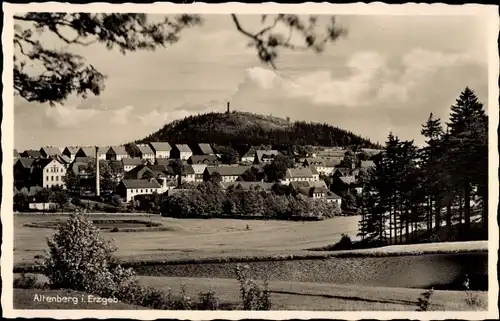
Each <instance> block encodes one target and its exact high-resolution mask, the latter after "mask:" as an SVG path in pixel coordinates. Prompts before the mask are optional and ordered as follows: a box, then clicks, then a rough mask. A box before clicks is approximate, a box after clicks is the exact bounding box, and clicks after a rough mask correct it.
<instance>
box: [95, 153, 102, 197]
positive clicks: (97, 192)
mask: <svg viewBox="0 0 500 321" xmlns="http://www.w3.org/2000/svg"><path fill="white" fill-rule="evenodd" d="M95 158H96V162H95V163H96V165H95V195H97V196H99V195H101V186H100V177H101V174H100V171H99V147H97V146H96V147H95Z"/></svg>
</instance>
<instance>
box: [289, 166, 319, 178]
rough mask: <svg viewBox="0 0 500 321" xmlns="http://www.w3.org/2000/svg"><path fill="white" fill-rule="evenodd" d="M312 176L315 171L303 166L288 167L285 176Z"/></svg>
mask: <svg viewBox="0 0 500 321" xmlns="http://www.w3.org/2000/svg"><path fill="white" fill-rule="evenodd" d="M306 177H307V178H309V177H310V178H312V177H313V172H312V171H311V168H308V167H302V168H288V169H287V170H286V174H285V178H306Z"/></svg>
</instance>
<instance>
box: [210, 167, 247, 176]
mask: <svg viewBox="0 0 500 321" xmlns="http://www.w3.org/2000/svg"><path fill="white" fill-rule="evenodd" d="M249 168H250V166H207V168H206V171H207V172H208V174H210V175H212V174H213V173H219V174H220V176H240V175H242V174H243V173H244V172H245V171H246V170H248V169H249Z"/></svg>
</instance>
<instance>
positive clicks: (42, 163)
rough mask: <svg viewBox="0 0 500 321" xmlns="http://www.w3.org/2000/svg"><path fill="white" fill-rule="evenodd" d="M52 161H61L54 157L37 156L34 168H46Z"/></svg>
mask: <svg viewBox="0 0 500 321" xmlns="http://www.w3.org/2000/svg"><path fill="white" fill-rule="evenodd" d="M52 162H58V163H60V162H59V161H58V160H56V159H53V158H37V159H35V161H34V162H33V165H32V166H33V167H34V168H45V167H46V166H47V165H49V164H50V163H52Z"/></svg>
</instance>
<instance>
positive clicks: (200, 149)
mask: <svg viewBox="0 0 500 321" xmlns="http://www.w3.org/2000/svg"><path fill="white" fill-rule="evenodd" d="M191 151H192V152H193V155H215V153H214V151H213V149H212V147H211V146H210V144H206V143H200V144H194V145H193V146H191Z"/></svg>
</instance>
